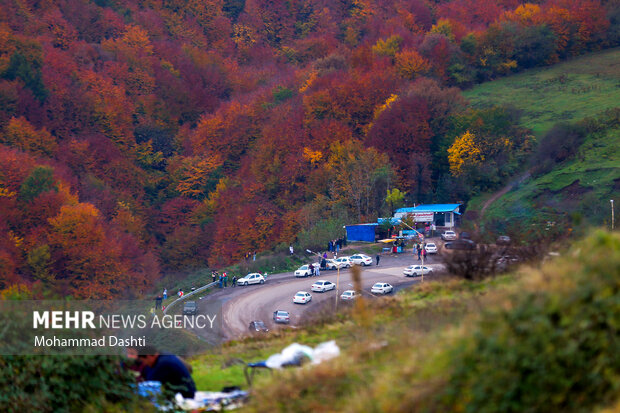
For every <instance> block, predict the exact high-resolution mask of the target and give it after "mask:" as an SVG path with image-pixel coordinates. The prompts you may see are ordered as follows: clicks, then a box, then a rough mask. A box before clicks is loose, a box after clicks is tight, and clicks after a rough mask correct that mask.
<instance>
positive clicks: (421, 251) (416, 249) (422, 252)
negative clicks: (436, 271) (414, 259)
mask: <svg viewBox="0 0 620 413" xmlns="http://www.w3.org/2000/svg"><path fill="white" fill-rule="evenodd" d="M416 254H418V261H420V259H421V257H424V259H426V244H422V243H419V242H418V243H416V244H414V246H413V255H414V256H415V255H416Z"/></svg>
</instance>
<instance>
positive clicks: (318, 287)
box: [310, 280, 336, 293]
mask: <svg viewBox="0 0 620 413" xmlns="http://www.w3.org/2000/svg"><path fill="white" fill-rule="evenodd" d="M310 288H311V289H312V291H317V292H320V293H324V292H325V291H329V290H333V289H335V288H336V284H334V283H333V282H331V281H327V280H319V281H317V282H315V283H314V284H312V287H310Z"/></svg>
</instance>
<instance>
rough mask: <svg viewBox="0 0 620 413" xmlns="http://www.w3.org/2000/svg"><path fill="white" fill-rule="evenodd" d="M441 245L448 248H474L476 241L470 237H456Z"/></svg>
mask: <svg viewBox="0 0 620 413" xmlns="http://www.w3.org/2000/svg"><path fill="white" fill-rule="evenodd" d="M443 247H444V248H445V249H448V250H475V249H476V243H475V242H474V241H472V240H470V239H457V240H454V241H450V242H446V243H445V244H444V245H443Z"/></svg>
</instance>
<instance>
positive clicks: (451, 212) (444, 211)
mask: <svg viewBox="0 0 620 413" xmlns="http://www.w3.org/2000/svg"><path fill="white" fill-rule="evenodd" d="M460 207H461V204H428V205H418V206H416V207H408V208H399V209H397V210H396V212H395V213H394V219H398V220H400V219H401V218H402V217H404V216H407V215H408V216H411V217H413V219H414V221H415V222H426V223H430V224H434V225H436V226H437V227H444V228H453V227H454V226H455V225H456V218H457V216H458V215H461V213H460Z"/></svg>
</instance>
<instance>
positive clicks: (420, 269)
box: [403, 265, 433, 277]
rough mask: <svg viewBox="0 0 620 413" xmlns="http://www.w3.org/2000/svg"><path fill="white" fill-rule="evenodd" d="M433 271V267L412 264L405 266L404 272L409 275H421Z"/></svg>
mask: <svg viewBox="0 0 620 413" xmlns="http://www.w3.org/2000/svg"><path fill="white" fill-rule="evenodd" d="M432 273H433V269H432V268H431V267H427V266H426V265H424V266H422V265H410V266H408V267H407V268H405V271H403V274H405V275H406V276H407V277H419V276H421V275H427V274H432Z"/></svg>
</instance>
